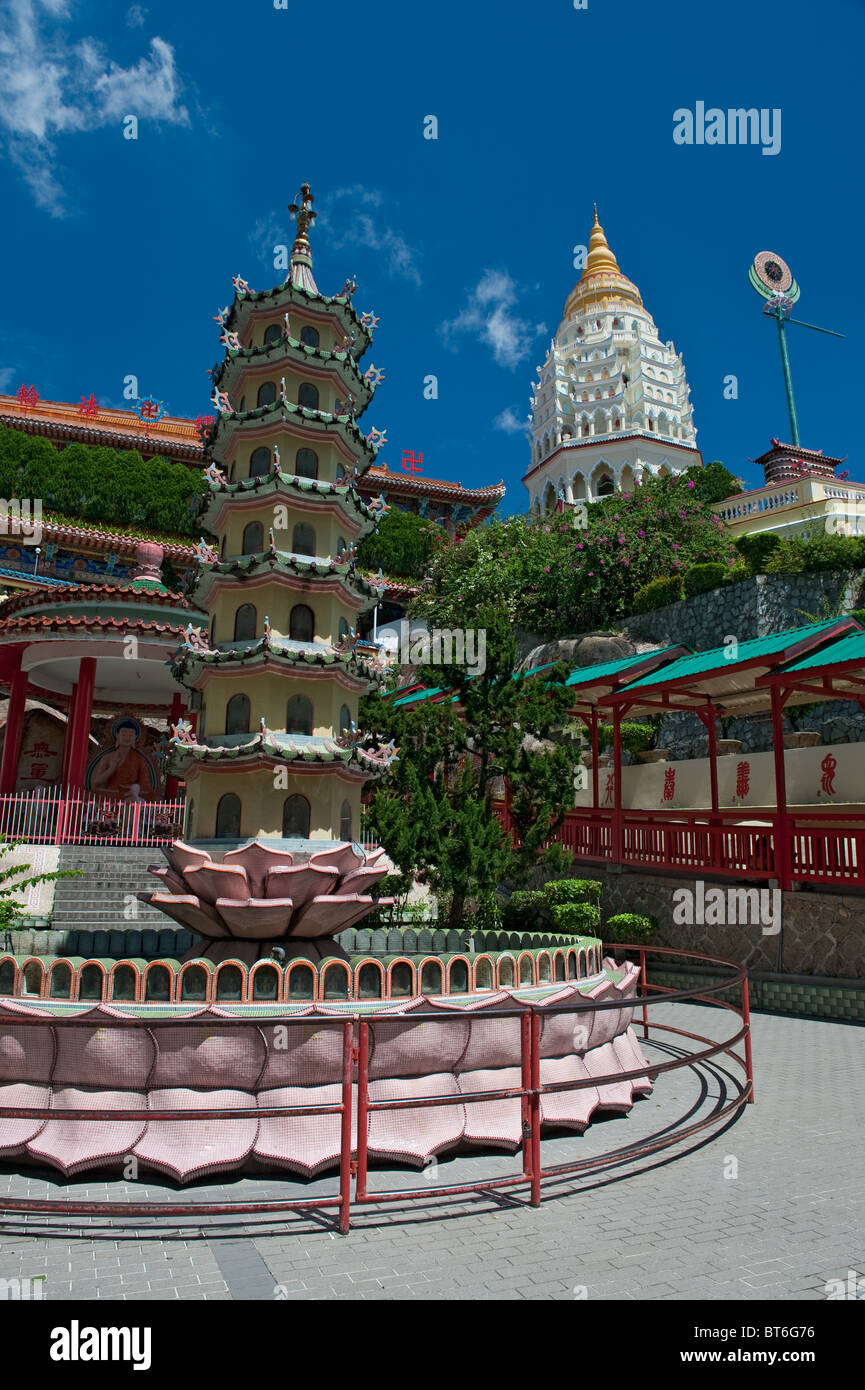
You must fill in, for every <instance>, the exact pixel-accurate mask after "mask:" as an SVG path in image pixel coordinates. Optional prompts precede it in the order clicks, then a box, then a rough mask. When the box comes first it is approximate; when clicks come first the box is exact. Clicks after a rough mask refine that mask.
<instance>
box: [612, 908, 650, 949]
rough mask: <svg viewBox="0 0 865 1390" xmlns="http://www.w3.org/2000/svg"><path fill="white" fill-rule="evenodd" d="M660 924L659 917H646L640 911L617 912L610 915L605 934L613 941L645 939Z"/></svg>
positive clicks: (639, 940) (638, 940)
mask: <svg viewBox="0 0 865 1390" xmlns="http://www.w3.org/2000/svg"><path fill="white" fill-rule="evenodd" d="M657 925H658V919H657V917H644V916H643V915H642V913H640V912H617V913H616V915H615V916H614V917H608V918H607V921H606V923H605V925H604V935H605V936H606V937H609V939H610V940H611V941H634V942H637V943H639V942H641V941H645V940H646V939H647V938H648V937H650V936H651V934H652V932H653V931H654V930H655V928H656V927H657Z"/></svg>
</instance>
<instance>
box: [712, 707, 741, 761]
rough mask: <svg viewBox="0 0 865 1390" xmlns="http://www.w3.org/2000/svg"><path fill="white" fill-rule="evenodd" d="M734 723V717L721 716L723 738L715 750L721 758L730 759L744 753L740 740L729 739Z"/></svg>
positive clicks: (717, 743) (719, 740) (718, 741)
mask: <svg viewBox="0 0 865 1390" xmlns="http://www.w3.org/2000/svg"><path fill="white" fill-rule="evenodd" d="M732 723H733V716H732V715H729V714H727V715H723V714H722V715H721V718H720V724H721V737H720V738H719V739H718V740H717V742H716V744H715V750H716V752H717V754H718V757H719V758H728V757H730V755H731V754H735V753H741V751H742V740H741V739H740V738H729V737H728V735H729V733H730V728H731V726H732Z"/></svg>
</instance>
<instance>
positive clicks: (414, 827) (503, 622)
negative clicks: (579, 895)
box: [361, 607, 575, 926]
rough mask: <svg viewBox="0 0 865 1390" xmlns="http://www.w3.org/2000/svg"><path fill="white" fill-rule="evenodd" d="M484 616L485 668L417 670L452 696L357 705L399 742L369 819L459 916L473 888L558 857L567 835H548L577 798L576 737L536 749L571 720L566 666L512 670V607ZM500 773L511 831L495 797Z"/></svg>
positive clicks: (482, 889)
mask: <svg viewBox="0 0 865 1390" xmlns="http://www.w3.org/2000/svg"><path fill="white" fill-rule="evenodd" d="M477 617H478V629H479V631H483V632H484V634H485V642H486V654H485V667H484V669H483V670H480V671H477V672H475V673H474V674H473V673H472V672H471V670H469V669H467V668H466V667H457V666H448V667H441V666H436V667H432V668H430V669H429V670H427V671H424V672H421V673H420V677H421V679H427V680H428V682H429V683H430V684H432V683H433V682H434V683H435V685H437V686H439V687H442V688H445V689H452V690H453V692H454V695H455V696H456V699H455V700H454V699H447V700H444V701H442V702H441V703H439V704H433V703H432V702H431V701H429V700H425V701H421V702H418V703H417V704H416V705H415V706H411V705H409V706H407V707H404V708H399V707H394V706H393V705H392V704H390V702H388V701H385V700H380V699H367V700H366V701H365V702H364V706H363V708H362V712H361V721H362V724H363V727H365V728H370V729H371V730H373V731H374V732H375V733H377V734H378V735H379V736H380V737H382V738H386V739H387V738H393V739H395V741H396V743H397V745H398V747H399V749H400V753H399V759H398V761H397V762H396V763H395V764H394V766H393V768H392V769H391V772H390V775H389V778H388V780H387V782H386V783H384V784H383V785H381V784H380V785H378V787H377V788H376V790H375V791H374V794H373V797H372V802H371V805H370V812H369V820H370V824H371V827H372V828H373V830H374V831H375V833H376V834H377V835H378V838H379V840H380V842H381V844H382V845H383V846H384V848H385V849H386V850H387V852H388V854H389V855H390V857H391V858H392V859H393V860H394V862H395V863H396V864H398V866H399V868H400V870H401V871H402V873H403V874H415V873H417V874H419V875H421V876H422V877H423V878H425V880H426V881H427V882H428V883H429V885H430V887H431V888H432V889H433V891H435V892H436V893H437V894H439V895H440V896H442V897H446V898H448V899H449V901H450V916H449V924H450V925H453V926H457V925H459V923H460V921H461V919H462V916H463V911H464V908H465V903H466V899H468V898H475V899H484V898H486V897H488V896H489V895H490V894H492V893H493V892H494V890H495V889H496V887H497V885H498V884H499V883H501V882H502V881H503V880H508V881H511V882H520V881H522V880H523V879H524V878H525V876H526V875H527V873H528V872H529V871H530V870H531V869H533V868H535V867H536V865H537V864H538V863H539V862H540V863H546V864H548V865H550V866H551V867H555V868H558V867H561V866H562V864H563V863H564V862H565V861H566V856H565V855H564V853H563V851H562V849H561V846H559V845H558V844H555V845H549V844H548V843H547V842H548V841H549V837H550V835H551V833H552V831H553V830H554V829H555V828H556V827H557V826H558V825H559V824H561V821H562V819H563V818H564V815H565V813H566V811H567V810H568V809H569V808H570V807H571V806H572V805H573V764H574V760H575V756H574V750H573V748H569V747H568V746H567V745H561V744H553V745H552V746H549V747H548V748H547V750H546V751H544V752H537V751H532V741H537V740H549V738H550V735H552V734H557V733H558V730H559V729H560V728H561V727H562V726H563V725H564V724H565V723H566V721H567V710H568V707H569V705H570V703H571V700H570V696H569V694H568V692H567V691H566V689H565V688H564V684H563V679H564V676H565V668H564V667H563V666H561V667H554V668H551V670H550V671H549V672H544V673H543V675H542V676H541V677H531V678H527V677H525V676H524V675H521V674H520V675H516V676H515V675H514V665H515V662H516V648H515V644H514V639H513V636H512V633H511V629H510V625H509V623H508V621H507V618H506V617H505V616H504V615H503V614H502V613H501V612H500V611H499V610H497V609H496V608H492V607H487V608H482V609H480V610H479V611H478V615H477ZM479 664H480V663H479ZM527 737H528V739H529V741H530V743H529V746H528V747H527V746H526V741H527ZM504 778H507V779H508V781H509V783H510V787H511V792H512V805H511V814H512V817H513V820H514V823H515V828H516V832H517V833H516V836H515V838H514V839H513V840H511V838H509V837H508V836H506V835H505V834H504V833H503V831H502V829H501V823H500V820H499V817H498V816H497V814H496V813H495V811H494V809H493V806H494V802H495V800H496V795H497V793H498V794H499V795H500V794H501V788H502V779H504Z"/></svg>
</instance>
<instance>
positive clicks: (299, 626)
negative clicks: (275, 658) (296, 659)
mask: <svg viewBox="0 0 865 1390" xmlns="http://www.w3.org/2000/svg"><path fill="white" fill-rule="evenodd" d="M288 635H289V637H290V638H291V640H292V642H312V641H314V640H315V614H314V613H313V611H312V609H311V608H308V607H307V605H306V604H305V603H296V604H295V605H294V607H293V608H292V610H291V617H290V618H289V627H288Z"/></svg>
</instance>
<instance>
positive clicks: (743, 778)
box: [736, 762, 751, 800]
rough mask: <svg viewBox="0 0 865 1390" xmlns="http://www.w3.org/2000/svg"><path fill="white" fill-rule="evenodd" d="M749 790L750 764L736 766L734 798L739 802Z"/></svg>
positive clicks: (742, 763) (743, 763)
mask: <svg viewBox="0 0 865 1390" xmlns="http://www.w3.org/2000/svg"><path fill="white" fill-rule="evenodd" d="M750 790H751V764H750V763H746V762H741V763H737V764H736V796H737V797H738V798H739V799H740V800H741V799H742V798H743V797H746V796H747V795H748V793H749V792H750Z"/></svg>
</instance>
